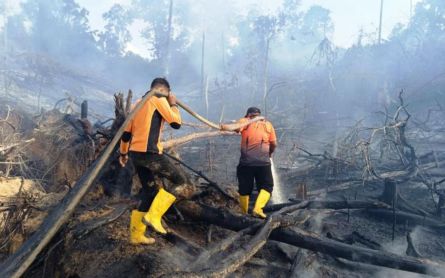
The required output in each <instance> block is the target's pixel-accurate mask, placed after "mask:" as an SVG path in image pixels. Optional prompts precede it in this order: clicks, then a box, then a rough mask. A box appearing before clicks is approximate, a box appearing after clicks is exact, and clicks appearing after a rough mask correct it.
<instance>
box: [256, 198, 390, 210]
mask: <svg viewBox="0 0 445 278" xmlns="http://www.w3.org/2000/svg"><path fill="white" fill-rule="evenodd" d="M298 203H301V201H295V202H289V203H283V204H275V205H271V206H267V207H265V208H264V211H265V212H271V211H276V210H280V209H282V208H284V207H287V206H290V205H295V204H298ZM367 208H369V209H370V208H380V209H381V208H387V209H388V208H390V207H389V206H388V205H387V204H385V203H382V202H379V201H361V200H350V201H348V200H340V201H336V200H311V201H308V203H307V205H305V206H304V207H302V208H301V209H367Z"/></svg>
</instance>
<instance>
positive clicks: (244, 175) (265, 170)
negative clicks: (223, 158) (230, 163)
mask: <svg viewBox="0 0 445 278" xmlns="http://www.w3.org/2000/svg"><path fill="white" fill-rule="evenodd" d="M236 176H237V178H238V192H239V194H240V195H250V194H252V191H253V186H254V183H255V184H256V188H257V190H258V192H259V191H260V190H261V189H264V190H266V191H267V192H269V193H272V190H273V176H272V168H271V165H267V166H244V165H238V167H237V169H236Z"/></svg>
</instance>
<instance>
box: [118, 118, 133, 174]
mask: <svg viewBox="0 0 445 278" xmlns="http://www.w3.org/2000/svg"><path fill="white" fill-rule="evenodd" d="M132 123H133V121H130V123H129V124H128V125H127V126H126V127H125V131H124V134H122V137H121V144H120V146H119V163H120V164H121V166H122V167H125V164H127V162H128V151H129V149H130V140H131V128H132Z"/></svg>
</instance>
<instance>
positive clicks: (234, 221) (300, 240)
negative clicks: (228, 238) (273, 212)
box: [178, 201, 445, 275]
mask: <svg viewBox="0 0 445 278" xmlns="http://www.w3.org/2000/svg"><path fill="white" fill-rule="evenodd" d="M178 209H180V210H181V211H182V212H183V213H184V214H185V215H187V216H188V217H190V218H192V219H194V220H199V221H205V222H207V223H211V224H215V225H218V226H221V227H223V228H226V229H231V230H235V231H239V230H242V229H244V228H246V227H249V226H252V225H255V224H257V223H260V222H261V221H262V220H259V219H255V218H251V217H248V216H241V215H234V214H232V213H230V212H229V211H227V210H223V209H217V208H212V207H208V206H204V205H200V204H197V203H193V202H190V201H184V202H181V203H180V204H178ZM270 239H272V240H276V241H280V242H284V243H287V244H290V245H294V246H297V247H300V248H304V249H308V250H312V251H315V252H321V253H325V254H328V255H331V256H334V257H339V258H343V259H347V260H350V261H354V262H361V263H365V264H372V265H378V266H383V267H388V268H394V269H399V270H405V271H410V272H416V273H421V274H430V275H440V274H441V273H443V271H445V266H444V265H443V264H440V263H438V262H434V261H430V260H426V259H417V258H412V257H407V256H400V255H397V254H392V253H389V252H384V251H376V250H371V249H366V248H362V247H357V246H351V245H348V244H344V243H341V242H336V241H333V240H329V239H327V238H323V237H321V236H319V235H317V234H314V233H311V232H306V231H303V230H301V229H299V228H296V227H293V228H278V229H277V230H275V231H273V232H272V233H271V236H270Z"/></svg>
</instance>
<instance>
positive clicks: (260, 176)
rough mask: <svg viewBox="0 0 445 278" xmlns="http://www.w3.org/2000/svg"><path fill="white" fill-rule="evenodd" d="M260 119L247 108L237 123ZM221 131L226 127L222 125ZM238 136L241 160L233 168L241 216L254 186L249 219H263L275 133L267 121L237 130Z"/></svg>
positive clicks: (255, 109) (253, 108) (255, 110)
mask: <svg viewBox="0 0 445 278" xmlns="http://www.w3.org/2000/svg"><path fill="white" fill-rule="evenodd" d="M260 115H261V111H260V109H258V108H256V107H250V108H249V109H248V110H247V113H246V116H245V117H244V118H242V119H240V120H239V121H238V122H239V123H246V122H247V121H249V119H254V118H256V117H258V116H260ZM222 129H223V130H224V129H226V126H224V125H222ZM238 131H239V132H240V133H241V157H240V161H239V165H238V167H237V171H236V172H237V177H238V192H239V194H240V197H239V202H240V206H241V210H242V212H243V213H247V212H248V210H249V197H250V195H251V194H252V190H253V186H254V183H256V187H257V190H258V192H259V193H258V197H257V199H256V202H255V206H254V208H253V210H252V215H253V216H256V217H260V218H266V215H265V214H264V212H263V208H264V207H265V206H266V204H267V202H268V201H269V199H270V196H271V193H272V189H273V176H272V168H271V161H270V157H271V156H272V153H273V152H274V151H275V148H276V146H277V139H276V135H275V130H274V128H273V126H272V124H271V123H270V122H269V121H267V120H260V121H257V122H253V123H251V124H249V125H248V126H246V127H243V128H241V129H240V130H238Z"/></svg>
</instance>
